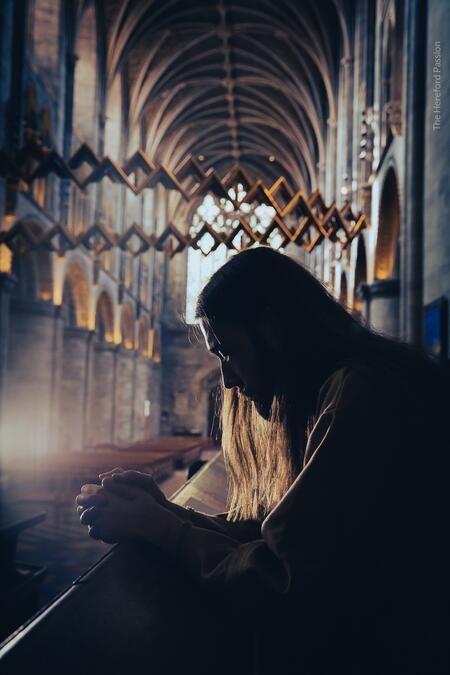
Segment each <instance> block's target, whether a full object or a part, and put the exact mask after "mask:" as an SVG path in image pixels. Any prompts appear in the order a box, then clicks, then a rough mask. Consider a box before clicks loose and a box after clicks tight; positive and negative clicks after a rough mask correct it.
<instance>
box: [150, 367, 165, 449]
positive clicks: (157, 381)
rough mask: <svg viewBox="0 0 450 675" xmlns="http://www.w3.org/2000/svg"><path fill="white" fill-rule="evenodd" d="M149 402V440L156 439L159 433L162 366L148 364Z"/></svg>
mask: <svg viewBox="0 0 450 675" xmlns="http://www.w3.org/2000/svg"><path fill="white" fill-rule="evenodd" d="M149 370H150V375H149V401H150V420H149V430H150V438H157V437H158V436H159V435H160V432H161V412H162V406H161V399H162V386H161V382H162V364H161V363H153V362H150V367H149Z"/></svg>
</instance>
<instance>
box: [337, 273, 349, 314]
mask: <svg viewBox="0 0 450 675" xmlns="http://www.w3.org/2000/svg"><path fill="white" fill-rule="evenodd" d="M339 302H340V303H341V304H342V305H344V307H348V286H347V276H346V274H345V272H342V273H341V287H340V291H339Z"/></svg>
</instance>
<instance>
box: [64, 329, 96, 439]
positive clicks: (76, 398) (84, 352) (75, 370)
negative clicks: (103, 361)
mask: <svg viewBox="0 0 450 675" xmlns="http://www.w3.org/2000/svg"><path fill="white" fill-rule="evenodd" d="M91 338H92V332H91V331H89V330H87V329H86V328H72V327H67V328H65V330H64V339H63V364H62V381H61V402H60V409H59V438H58V449H59V450H60V451H61V452H68V451H71V450H81V449H82V448H83V447H84V446H85V445H86V442H87V420H86V415H87V412H88V406H87V396H88V385H89V381H90V379H91V377H90V375H91V373H90V371H91V361H92V359H91V346H92V340H91Z"/></svg>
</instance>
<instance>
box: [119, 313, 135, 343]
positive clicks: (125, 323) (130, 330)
mask: <svg viewBox="0 0 450 675" xmlns="http://www.w3.org/2000/svg"><path fill="white" fill-rule="evenodd" d="M120 328H121V333H122V344H123V345H124V346H125V349H134V316H133V308H132V307H131V305H125V306H124V308H123V309H122V316H121V322H120Z"/></svg>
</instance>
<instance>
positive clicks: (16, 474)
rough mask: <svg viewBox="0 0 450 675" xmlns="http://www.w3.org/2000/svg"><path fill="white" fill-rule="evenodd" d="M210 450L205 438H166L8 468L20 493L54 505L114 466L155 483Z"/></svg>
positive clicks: (49, 457)
mask: <svg viewBox="0 0 450 675" xmlns="http://www.w3.org/2000/svg"><path fill="white" fill-rule="evenodd" d="M210 446H211V441H210V439H208V438H202V437H189V436H188V437H177V436H166V437H161V438H158V439H155V440H151V441H139V442H137V443H133V444H132V445H129V446H126V447H119V446H115V445H113V444H101V445H98V446H95V447H93V448H88V449H86V450H84V451H80V452H68V453H55V454H52V455H46V456H43V457H42V458H41V459H40V460H39V462H38V463H36V464H31V465H30V463H29V462H26V461H20V459H17V460H16V462H15V464H14V465H13V466H12V467H10V471H11V477H12V481H13V482H14V481H16V482H18V483H20V493H26V492H28V493H29V494H33V493H34V492H35V491H36V489H37V490H39V491H41V492H42V493H43V494H45V495H46V496H47V497H48V495H53V497H54V499H55V500H56V501H67V500H71V499H72V497H73V494H75V493H76V490H77V489H78V488H79V487H80V485H82V484H83V483H95V482H98V475H99V473H102V472H104V471H108V470H110V469H113V468H115V467H117V466H121V467H123V468H127V469H136V470H138V471H143V472H145V473H150V474H152V476H153V477H154V478H155V480H156V481H161V480H163V479H164V478H167V477H169V476H171V475H172V473H173V471H174V470H175V469H178V468H184V467H187V466H189V465H190V464H192V463H193V462H194V461H196V460H197V459H199V458H200V457H201V454H202V451H203V450H204V449H206V448H207V447H210Z"/></svg>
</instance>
